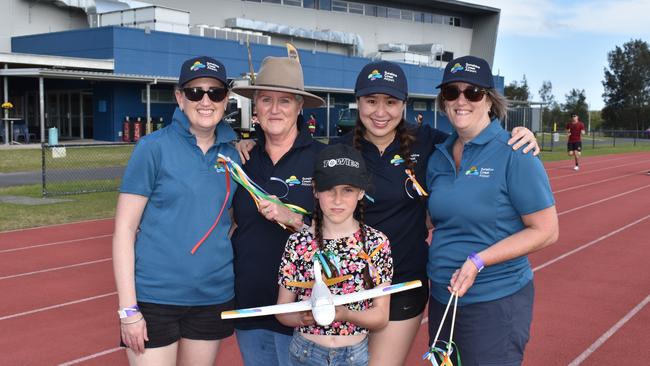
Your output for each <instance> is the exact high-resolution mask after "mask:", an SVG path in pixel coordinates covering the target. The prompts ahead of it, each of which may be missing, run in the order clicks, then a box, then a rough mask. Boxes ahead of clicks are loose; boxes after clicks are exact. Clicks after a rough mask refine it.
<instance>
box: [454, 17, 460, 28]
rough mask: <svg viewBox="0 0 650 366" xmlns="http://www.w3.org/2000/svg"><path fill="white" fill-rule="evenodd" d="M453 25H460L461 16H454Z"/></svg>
mask: <svg viewBox="0 0 650 366" xmlns="http://www.w3.org/2000/svg"><path fill="white" fill-rule="evenodd" d="M453 26H454V27H460V18H456V17H454V24H453Z"/></svg>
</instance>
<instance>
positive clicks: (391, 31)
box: [148, 0, 472, 56]
mask: <svg viewBox="0 0 650 366" xmlns="http://www.w3.org/2000/svg"><path fill="white" fill-rule="evenodd" d="M148 2H150V3H154V4H156V5H161V6H168V7H171V8H179V9H181V8H182V9H184V10H188V11H190V19H191V23H192V24H208V25H214V26H218V27H223V26H224V23H225V20H226V19H228V18H233V17H240V18H246V19H251V20H260V21H265V22H270V23H276V24H285V25H291V26H295V27H301V28H306V29H317V30H326V29H329V30H332V31H341V32H348V33H357V34H359V35H361V37H362V38H363V42H364V50H365V52H364V55H367V54H368V53H370V52H376V51H377V45H378V44H379V43H391V42H396V43H409V44H417V43H440V44H442V45H443V46H444V49H445V50H446V51H451V52H454V55H457V56H460V55H466V54H469V52H470V47H471V44H472V29H471V28H464V27H452V26H448V25H442V24H428V23H417V22H413V21H407V20H399V19H390V18H378V17H371V16H366V15H360V14H350V13H340V12H334V11H328V10H315V9H305V8H300V7H294V6H285V5H279V4H270V3H255V2H250V1H242V0H220V1H213V0H195V1H178V0H149V1H148ZM386 5H387V6H393V7H397V6H398V5H396V4H394V3H391V2H386ZM441 13H443V14H446V15H455V16H459V17H461V18H463V20H464V22H465V23H467V24H472V20H471V19H470V18H468V17H467V16H463V15H461V14H454V13H450V12H441ZM276 38H277V37H276ZM281 42H284V39H282V41H281ZM295 42H296V46H297V47H299V48H307V49H314V50H316V51H325V52H327V51H329V52H337V51H340V49H338V50H337V48H331V47H330V48H329V49H328V48H327V47H326V46H325V45H323V44H319V43H318V42H316V43H314V42H310V41H301V40H295Z"/></svg>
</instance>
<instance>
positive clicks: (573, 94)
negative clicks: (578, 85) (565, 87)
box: [563, 89, 589, 122]
mask: <svg viewBox="0 0 650 366" xmlns="http://www.w3.org/2000/svg"><path fill="white" fill-rule="evenodd" d="M565 97H566V103H564V106H563V107H564V111H565V112H566V113H567V114H569V115H570V114H573V113H575V114H577V115H578V117H579V118H580V120H581V121H584V122H586V121H587V120H588V119H589V109H588V108H587V102H586V100H587V97H586V96H585V90H584V89H580V90H578V89H571V91H569V94H567V95H565Z"/></svg>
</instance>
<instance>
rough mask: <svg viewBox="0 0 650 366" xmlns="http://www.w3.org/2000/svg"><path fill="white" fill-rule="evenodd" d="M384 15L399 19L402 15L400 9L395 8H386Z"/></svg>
mask: <svg viewBox="0 0 650 366" xmlns="http://www.w3.org/2000/svg"><path fill="white" fill-rule="evenodd" d="M386 10H387V11H386V17H388V18H395V19H400V18H401V17H402V11H401V10H400V9H395V8H386Z"/></svg>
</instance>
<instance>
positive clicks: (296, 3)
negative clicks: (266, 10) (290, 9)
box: [282, 0, 302, 6]
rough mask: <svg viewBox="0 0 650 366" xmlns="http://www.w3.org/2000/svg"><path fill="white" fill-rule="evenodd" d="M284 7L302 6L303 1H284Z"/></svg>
mask: <svg viewBox="0 0 650 366" xmlns="http://www.w3.org/2000/svg"><path fill="white" fill-rule="evenodd" d="M282 3H283V4H284V5H290V6H302V0H282Z"/></svg>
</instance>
